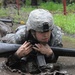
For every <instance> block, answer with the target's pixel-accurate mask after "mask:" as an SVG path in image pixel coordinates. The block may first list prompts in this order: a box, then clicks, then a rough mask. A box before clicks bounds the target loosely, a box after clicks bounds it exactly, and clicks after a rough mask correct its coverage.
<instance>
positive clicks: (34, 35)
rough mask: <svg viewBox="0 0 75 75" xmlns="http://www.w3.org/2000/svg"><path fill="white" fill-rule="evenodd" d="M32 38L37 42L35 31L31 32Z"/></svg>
mask: <svg viewBox="0 0 75 75" xmlns="http://www.w3.org/2000/svg"><path fill="white" fill-rule="evenodd" d="M31 34H32V36H33V37H34V38H35V39H36V40H37V37H36V31H31Z"/></svg>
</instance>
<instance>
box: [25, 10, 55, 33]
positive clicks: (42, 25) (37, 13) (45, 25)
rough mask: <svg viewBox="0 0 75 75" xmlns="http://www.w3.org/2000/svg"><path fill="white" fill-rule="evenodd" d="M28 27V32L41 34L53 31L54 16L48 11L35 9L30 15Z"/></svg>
mask: <svg viewBox="0 0 75 75" xmlns="http://www.w3.org/2000/svg"><path fill="white" fill-rule="evenodd" d="M26 25H27V30H35V31H39V32H46V31H49V30H52V29H53V27H54V23H53V17H52V14H51V13H50V12H49V11H48V10H44V9H35V10H33V11H32V12H31V13H30V15H29V17H28V20H27V23H26Z"/></svg>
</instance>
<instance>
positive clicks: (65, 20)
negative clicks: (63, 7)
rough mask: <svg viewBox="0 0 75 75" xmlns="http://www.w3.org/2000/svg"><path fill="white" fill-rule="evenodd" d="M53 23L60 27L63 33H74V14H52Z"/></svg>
mask: <svg viewBox="0 0 75 75" xmlns="http://www.w3.org/2000/svg"><path fill="white" fill-rule="evenodd" d="M54 22H55V24H56V25H58V26H59V27H61V28H62V29H63V30H64V31H65V32H67V33H70V34H74V33H75V14H67V15H66V16H65V15H63V14H54Z"/></svg>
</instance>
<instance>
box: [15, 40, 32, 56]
mask: <svg viewBox="0 0 75 75" xmlns="http://www.w3.org/2000/svg"><path fill="white" fill-rule="evenodd" d="M31 51H32V45H31V44H30V42H27V41H25V43H24V44H23V45H22V46H21V47H20V48H19V49H18V50H17V51H16V53H15V54H16V55H17V56H18V57H23V56H26V55H28V54H29V53H30V52H31Z"/></svg>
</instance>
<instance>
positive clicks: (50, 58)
mask: <svg viewBox="0 0 75 75" xmlns="http://www.w3.org/2000/svg"><path fill="white" fill-rule="evenodd" d="M45 59H46V62H47V63H55V62H56V61H57V59H58V56H56V55H55V54H54V53H52V54H51V55H50V56H45Z"/></svg>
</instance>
